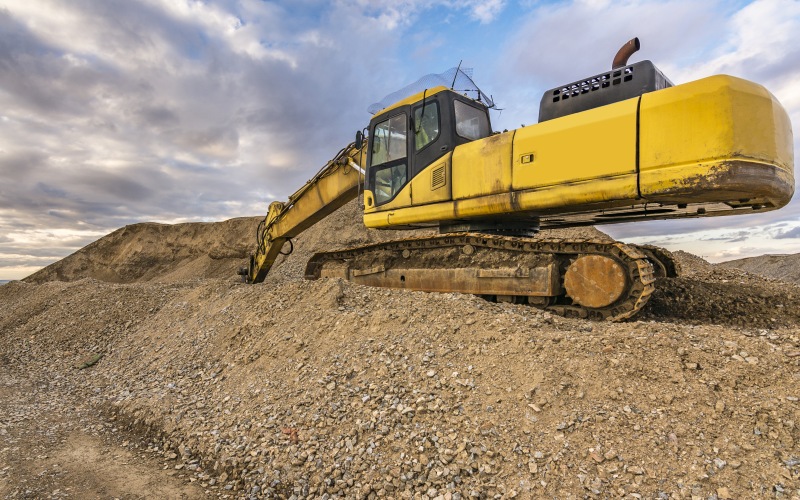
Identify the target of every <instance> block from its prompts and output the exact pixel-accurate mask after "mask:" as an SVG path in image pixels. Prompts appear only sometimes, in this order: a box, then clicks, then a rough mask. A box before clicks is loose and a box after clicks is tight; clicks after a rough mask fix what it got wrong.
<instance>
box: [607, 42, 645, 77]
mask: <svg viewBox="0 0 800 500" xmlns="http://www.w3.org/2000/svg"><path fill="white" fill-rule="evenodd" d="M640 47H641V45H640V44H639V37H634V38H631V39H630V40H628V41H627V42H626V43H625V45H623V46H622V47H620V49H619V50H618V51H617V55H615V56H614V62H612V63H611V69H612V70H613V69H617V68H621V67H623V66H625V65H627V64H628V59H629V58H630V57H631V56H632V55H633V53H634V52H636V51H637V50H639V48H640Z"/></svg>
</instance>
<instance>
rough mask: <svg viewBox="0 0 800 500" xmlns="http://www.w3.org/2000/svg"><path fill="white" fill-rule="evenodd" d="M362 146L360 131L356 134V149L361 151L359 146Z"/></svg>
mask: <svg viewBox="0 0 800 500" xmlns="http://www.w3.org/2000/svg"><path fill="white" fill-rule="evenodd" d="M363 145H364V133H363V132H361V131H360V130H359V131H358V132H356V149H361V146H363Z"/></svg>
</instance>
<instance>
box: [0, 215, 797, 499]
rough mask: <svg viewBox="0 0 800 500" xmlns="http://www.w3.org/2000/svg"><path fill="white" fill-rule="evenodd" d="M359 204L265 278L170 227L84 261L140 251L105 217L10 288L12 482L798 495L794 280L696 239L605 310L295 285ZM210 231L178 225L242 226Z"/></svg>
mask: <svg viewBox="0 0 800 500" xmlns="http://www.w3.org/2000/svg"><path fill="white" fill-rule="evenodd" d="M351 210H352V209H351ZM351 218H352V214H351V213H349V212H348V211H347V210H344V211H340V213H337V214H334V216H332V218H331V220H330V221H326V223H323V224H321V225H319V227H315V228H314V229H312V230H310V231H309V232H308V233H307V234H304V235H303V236H304V237H303V238H298V241H297V242H296V243H297V244H296V251H295V254H294V255H292V256H290V257H289V258H288V259H286V260H285V261H282V262H281V263H280V265H279V266H278V267H276V269H275V272H274V273H273V274H272V275H271V276H270V277H269V278H268V280H267V281H266V282H265V283H264V284H261V285H243V284H241V283H237V282H236V281H235V280H234V279H233V278H232V277H231V278H219V277H215V276H217V275H216V274H214V273H218V272H219V273H221V272H222V270H223V269H224V268H225V266H229V267H230V268H231V270H235V266H236V265H238V264H240V263H241V262H240V261H239V260H238V258H237V254H236V253H235V252H233V251H231V252H230V253H226V252H220V253H219V254H218V255H216V259H212V260H214V261H215V262H212V263H211V264H213V265H210V264H209V261H208V260H205V261H202V262H201V261H200V260H198V257H197V255H194V254H192V255H188V256H187V255H182V256H181V255H178V256H177V257H175V256H176V255H177V253H176V252H175V251H174V248H173V249H163V252H162V253H159V252H158V251H157V249H156V250H154V249H153V248H150V249H149V250H148V252H149V254H148V259H156V260H155V262H154V264H153V265H154V266H155V267H158V268H159V269H161V270H162V271H161V272H160V274H159V273H152V272H150V271H146V270H145V271H142V272H139V273H132V274H130V275H129V276H136V277H135V278H131V279H130V280H129V282H125V283H109V282H107V281H98V280H96V279H91V278H83V279H80V273H81V272H83V273H88V274H87V275H89V276H91V275H92V274H91V272H94V271H93V268H92V266H106V267H111V268H113V266H115V265H120V266H122V267H120V269H122V268H127V269H133V267H132V266H130V265H129V263H128V262H127V261H126V260H125V258H121V257H120V255H126V256H127V257H126V258H127V259H130V258H137V259H141V253H142V251H143V250H140V251H138V252H131V250H130V249H131V246H130V245H127V246H126V245H125V241H126V240H125V238H121V237H119V235H117V236H115V238H118V239H117V243H116V245H117V248H118V249H119V252H118V253H117V254H115V253H114V252H113V251H112V250H113V248H114V245H110V244H108V243H109V242H105V245H106V246H105V250H104V254H103V255H102V256H101V257H102V258H101V257H96V256H94V255H93V254H92V253H91V251H90V250H91V249H89V250H87V251H86V252H84V254H86V255H83V254H81V255H79V258H80V259H81V262H82V264H81V265H80V266H73V267H72V268H71V269H72V271H71V272H72V274H69V273H67V272H65V271H64V270H65V269H67V264H70V261H68V260H67V259H65V261H67V262H62V263H61V266H62V270H61V272H60V274H58V273H56V271H55V269H51V270H50V271H49V272H52V273H53V274H51V278H48V279H37V280H31V281H35V282H32V283H24V282H12V283H9V284H6V285H2V286H0V396H2V397H0V496H1V497H3V498H48V497H53V498H64V497H67V498H87V497H103V498H108V497H120V498H140V497H147V498H166V497H169V498H179V497H186V498H196V497H200V496H209V497H218V498H292V497H293V498H428V499H458V498H462V499H463V498H703V499H728V498H787V499H793V498H800V444H799V443H800V430H799V429H798V424H800V402H799V401H798V398H800V389H798V388H800V333H799V332H800V330H799V329H798V323H800V319H799V318H798V316H797V313H796V311H795V308H794V307H793V304H794V302H796V297H797V296H798V295H797V294H798V288H796V287H794V286H793V285H789V284H787V283H783V282H779V281H776V280H771V281H770V280H767V279H764V278H758V277H755V276H752V275H749V274H747V273H742V272H739V271H735V270H719V269H717V268H715V267H713V266H710V267H709V268H706V267H704V266H701V265H699V264H700V262H699V261H693V260H692V258H689V257H686V258H685V259H683V260H682V263H683V268H684V272H685V274H684V275H683V276H681V277H678V278H672V279H665V280H661V281H660V282H659V292H658V293H657V295H656V296H654V297H653V299H652V300H651V304H649V305H648V307H647V308H646V310H645V311H643V313H644V314H642V315H641V316H640V317H639V318H638V319H635V320H633V321H628V322H624V323H598V322H587V321H582V320H572V319H564V318H560V317H556V316H552V315H550V314H549V313H545V312H542V311H539V310H537V309H534V308H531V307H528V306H520V305H513V304H494V303H489V302H486V301H484V300H482V299H479V298H477V297H472V296H465V295H457V294H435V293H421V292H405V291H397V290H381V289H373V288H367V287H362V286H358V285H354V284H351V283H348V282H342V281H339V280H331V279H328V280H320V281H316V282H309V281H304V280H303V279H302V278H301V275H302V268H303V266H304V262H305V259H306V258H307V256H308V255H309V254H310V252H313V251H314V248H315V247H316V248H319V247H325V246H326V245H330V242H331V241H332V240H334V239H337V238H338V239H340V240H346V241H345V244H344V245H342V246H347V245H349V244H354V243H360V242H364V240H371V239H372V240H374V238H376V237H375V236H372V233H368V234H367V233H364V232H359V231H360V230H356V229H350V230H349V232H348V228H349V227H351V226H352V220H351ZM252 223H253V222H252V221H251V222H249V223H242V224H241V225H242V227H243V228H244V229H243V230H242V233H241V234H242V236H241V237H242V238H244V237H245V236H244V235H245V234H246V236H247V237H248V238H252V235H251V234H250V232H249V229H250V226H251V225H252ZM206 227H207V228H208V231H207V232H208V235H207V236H204V234H205V233H204V232H203V231H200V230H198V229H197V228H193V229H192V231H189V232H186V230H187V228H180V231H182V232H183V233H182V234H191V235H192V236H191V237H192V238H193V243H192V244H193V245H195V246H196V247H198V248H202V247H203V246H204V245H207V244H210V241H205V242H204V240H203V238H204V237H208V238H209V240H214V239H215V238H219V237H221V236H220V235H223V236H224V235H228V236H230V232H229V231H228V230H229V229H230V227H228V228H227V229H226V230H225V231H222V230H219V228H214V226H213V225H207V226H206ZM139 229H141V228H137V227H130V228H129V229H128V233H129V234H137V233H136V231H137V230H139ZM145 229H146V228H145ZM148 230H149V229H148ZM159 231H162V233H161V238H162V239H165V240H166V239H168V237H167V236H165V233H164V231H167V232H168V230H166V229H163V228H162V229H159ZM226 231H228V232H227V233H226ZM395 236H397V235H396V234H394V233H390V234H389V235H388V237H395ZM380 238H384V236H382V235H381V236H380ZM234 239H235V238H234ZM156 241H157V239H156ZM171 241H173V243H172V245H173V246H174V245H179V244H180V243H181V238H176V239H174V240H171ZM214 241H216V240H214ZM235 245H238V243H236V242H234V243H228V246H235ZM87 248H88V247H87ZM141 248H144V247H141ZM82 252H83V251H82ZM125 252H127V253H125ZM132 256H133V257H132ZM691 257H693V256H691ZM693 258H694V259H697V258H695V257H693ZM68 259H69V258H68ZM115 259H116V260H115ZM159 259H160V260H159ZM170 259H171V260H170ZM72 262H78V260H76V258H73V260H72ZM140 262H141V261H140ZM151 262H152V260H151ZM692 262H694V264H692ZM687 263H688V270H687ZM705 264H706V265H707V263H705ZM70 265H71V264H70ZM81 266H83V267H84V269H83V270H82V271H81V270H80V267H81ZM87 266H88V267H87ZM203 270H205V271H203ZM112 271H114V273H113V275H114V276H115V277H119V276H122V275H123V273H121V272H119V270H115V269H112ZM204 272H207V274H210V275H211V277H203V276H204V275H203V273H204ZM231 274H232V273H231ZM223 275H224V274H223ZM41 276H43V275H40V277H41ZM56 276H60V279H65V280H69V281H52V279H53V277H56ZM165 276H169V278H165ZM115 279H116V278H115ZM779 305H781V306H783V307H778V306H779ZM97 355H102V357H101V358H100V359H99V360H98V361H97V362H96V364H94V365H92V366H90V367H86V368H83V369H78V368H76V366H81V365H82V364H84V363H85V362H86V361H87V360H94V359H96V358H97Z"/></svg>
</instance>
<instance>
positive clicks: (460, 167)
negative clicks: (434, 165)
mask: <svg viewBox="0 0 800 500" xmlns="http://www.w3.org/2000/svg"><path fill="white" fill-rule="evenodd" d="M513 141H514V132H513V131H511V132H506V133H503V134H497V135H492V136H489V137H487V138H485V139H480V140H477V141H472V142H468V143H466V144H462V145H460V146H458V147H457V148H456V150H455V151H454V152H453V167H452V171H453V199H455V200H458V199H464V198H474V197H476V196H483V195H487V194H495V193H507V192H509V191H511V148H512V144H513Z"/></svg>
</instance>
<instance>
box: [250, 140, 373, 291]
mask: <svg viewBox="0 0 800 500" xmlns="http://www.w3.org/2000/svg"><path fill="white" fill-rule="evenodd" d="M363 148H364V146H363V145H360V147H357V146H356V144H355V143H352V144H350V145H348V146H347V147H346V148H344V149H342V150H341V151H340V152H339V153H338V154H337V155H336V156H335V157H334V158H333V159H332V160H331V161H329V162H328V163H327V164H326V165H325V166H324V167H323V168H322V170H320V171H319V172H318V173H317V175H315V176H314V177H313V178H312V179H311V180H309V181H308V182H307V183H306V184H305V185H303V187H301V188H300V189H298V190H297V191H296V192H295V193H294V194H293V195H291V196H290V197H289V200H288V201H287V202H285V203H283V202H279V201H276V202H273V203H271V204H270V206H269V211H268V212H267V216H266V217H265V218H264V220H263V221H262V222H261V224H259V225H258V231H257V235H256V240H257V242H258V247H257V248H256V252H255V253H254V254H253V255H251V256H250V265H249V267H248V268H247V269H242V270H240V271H239V274H241V275H243V276H245V280H246V281H247V282H248V283H261V282H262V281H264V278H266V276H267V273H268V272H269V270H270V268H271V267H272V264H273V263H274V262H275V259H277V258H278V255H280V254H281V251H282V248H283V245H284V243H286V242H287V241H290V239H291V238H294V237H295V236H297V235H298V234H300V233H302V232H303V231H305V230H306V229H308V228H309V227H311V226H313V225H314V224H316V223H317V222H319V221H320V220H322V219H324V218H325V217H327V216H328V215H330V214H331V213H333V212H334V211H336V210H337V209H339V208H340V207H342V206H343V205H344V204H346V203H347V202H349V201H350V200H353V199H355V198H356V196H358V188H359V185H361V184H362V183H363V180H364V165H363V162H365V161H366V155H365V154H364V151H363Z"/></svg>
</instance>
